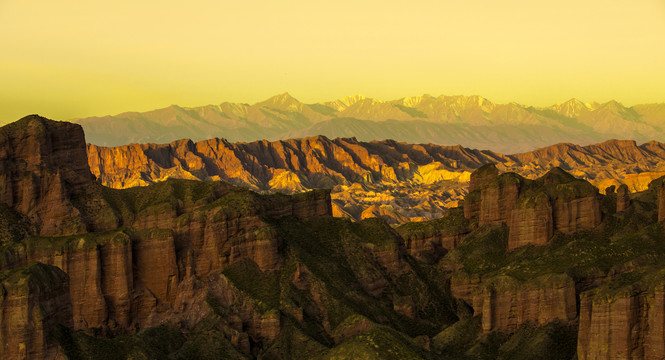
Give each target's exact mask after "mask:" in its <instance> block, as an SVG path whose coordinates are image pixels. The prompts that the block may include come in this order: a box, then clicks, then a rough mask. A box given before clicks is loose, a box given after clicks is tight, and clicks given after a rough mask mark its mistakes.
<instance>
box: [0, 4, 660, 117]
mask: <svg viewBox="0 0 665 360" xmlns="http://www.w3.org/2000/svg"><path fill="white" fill-rule="evenodd" d="M283 92H289V93H290V94H291V95H293V96H294V97H296V98H297V99H299V100H301V101H303V102H306V103H314V102H320V101H327V100H333V99H337V98H340V97H343V96H347V95H354V94H361V95H365V96H369V97H373V98H377V99H382V100H391V99H398V98H402V97H405V96H415V95H421V94H425V93H427V94H431V95H434V96H438V95H476V94H477V95H481V96H483V97H485V98H487V99H489V100H491V101H494V102H497V103H506V102H518V103H522V104H528V105H535V106H547V105H552V104H555V103H559V102H563V101H566V100H568V99H570V98H573V97H574V98H578V99H581V100H583V101H589V102H591V101H600V102H602V101H608V100H610V99H616V100H618V101H620V102H622V103H624V104H626V105H634V104H637V103H655V102H659V103H660V102H665V0H658V1H655V0H633V1H626V0H575V1H572V0H557V1H533V0H504V1H496V0H467V1H447V0H436V1H430V0H412V1H409V2H406V1H393V0H382V1H373V0H367V1H363V0H352V1H349V0H339V1H334V2H332V1H321V0H292V1H269V0H254V1H252V0H246V1H228V0H221V1H220V0H189V1H172V0H162V1H142V0H129V1H128V0H116V1H112V2H111V1H79V0H59V1H52V0H48V1H47V0H30V1H25V0H0V123H6V122H11V121H14V120H17V119H19V118H20V117H22V116H24V115H27V114H32V113H39V114H40V115H43V116H46V117H49V118H52V119H57V120H67V119H72V118H78V117H86V116H94V115H107V114H117V113H121V112H124V111H147V110H151V109H156V108H161V107H166V106H169V105H171V104H178V105H181V106H200V105H207V104H218V103H221V102H224V101H230V102H243V103H250V104H251V103H255V102H258V101H261V100H264V99H266V98H269V97H270V96H272V95H276V94H279V93H283Z"/></svg>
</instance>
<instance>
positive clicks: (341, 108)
mask: <svg viewBox="0 0 665 360" xmlns="http://www.w3.org/2000/svg"><path fill="white" fill-rule="evenodd" d="M73 121H74V122H76V123H79V124H81V125H82V126H83V128H84V130H85V132H86V134H87V138H88V141H89V142H90V143H92V144H96V145H102V146H118V145H125V144H130V143H167V142H171V141H175V140H178V139H182V138H190V139H193V140H194V141H200V140H204V139H209V138H214V137H220V138H225V139H227V140H228V141H231V142H238V141H256V140H261V139H269V140H283V139H290V138H302V137H309V136H315V135H325V136H327V137H330V138H335V137H353V136H355V137H357V138H358V139H360V140H362V141H372V140H383V139H394V140H397V141H404V142H410V143H423V142H424V143H433V144H442V145H448V144H463V145H465V146H468V147H472V148H479V149H492V150H494V151H499V152H502V153H516V152H522V151H530V150H533V149H535V148H538V147H542V146H547V145H550V144H552V143H557V142H571V143H577V144H583V145H586V144H590V143H594V142H600V141H604V140H607V139H612V138H624V139H625V138H628V139H632V140H636V141H639V142H646V141H650V140H654V139H657V140H658V139H663V138H665V136H664V135H665V106H664V105H663V104H646V105H635V106H633V107H625V106H623V105H622V104H620V103H618V102H616V101H610V102H607V103H604V104H599V103H583V102H581V101H579V100H576V99H571V100H569V101H567V102H564V103H561V104H556V105H553V106H550V107H544V108H535V107H531V106H526V105H520V104H516V103H510V104H495V103H492V102H491V101H489V100H487V99H484V98H482V97H480V96H439V97H433V96H430V95H422V96H416V97H406V98H402V99H398V100H392V101H381V100H376V99H371V98H366V97H363V96H350V97H345V98H342V99H339V100H335V101H329V102H322V103H316V104H304V103H302V102H300V101H298V100H297V99H295V98H293V97H292V96H291V95H289V94H288V93H284V94H281V95H277V96H274V97H272V98H270V99H267V100H265V101H262V102H259V103H256V104H254V105H249V104H238V103H227V102H225V103H222V104H219V105H208V106H202V107H193V108H183V107H180V106H177V105H173V106H170V107H167V108H163V109H158V110H153V111H148V112H144V113H138V112H127V113H122V114H118V115H115V116H104V117H90V118H82V119H75V120H73Z"/></svg>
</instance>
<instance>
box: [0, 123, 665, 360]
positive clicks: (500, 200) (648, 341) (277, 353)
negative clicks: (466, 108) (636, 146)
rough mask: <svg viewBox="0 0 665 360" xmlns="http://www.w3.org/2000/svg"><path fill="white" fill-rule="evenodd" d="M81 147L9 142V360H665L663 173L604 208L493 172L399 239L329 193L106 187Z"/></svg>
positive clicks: (46, 127)
mask: <svg viewBox="0 0 665 360" xmlns="http://www.w3.org/2000/svg"><path fill="white" fill-rule="evenodd" d="M72 134H73V135H75V136H71V135H72ZM80 134H82V132H81V128H80V127H78V126H77V125H73V124H68V123H59V122H54V121H50V120H46V119H44V118H41V117H38V116H30V117H27V118H25V119H22V120H21V121H19V122H17V123H14V124H11V125H9V126H5V127H2V128H0V151H1V153H2V154H3V155H4V156H3V157H2V162H0V175H1V176H3V178H2V179H3V181H2V184H3V186H4V188H3V192H2V196H3V197H2V198H1V201H0V205H1V207H0V210H2V211H0V224H10V225H12V226H13V227H10V228H9V229H3V230H4V232H3V234H6V235H7V236H4V237H2V238H0V316H1V322H0V344H1V345H0V357H2V358H3V359H10V360H13V359H26V358H28V359H135V358H140V359H167V358H168V359H178V360H181V359H183V360H184V359H356V358H363V359H415V360H419V359H432V360H433V359H440V358H446V359H460V360H470V359H524V358H538V359H540V358H550V359H567V360H569V359H573V358H578V359H598V358H602V359H661V358H663V357H665V346H663V344H664V342H663V334H664V329H663V323H664V318H663V314H665V268H664V267H663V264H664V262H663V258H664V257H665V241H664V239H665V235H664V234H665V232H664V231H665V230H664V228H663V223H662V222H663V221H664V220H665V177H661V178H658V179H656V180H654V181H651V182H650V183H649V185H648V187H647V188H646V190H644V191H640V192H631V191H630V190H629V189H628V186H626V185H622V186H620V187H619V189H618V190H617V191H615V190H614V189H613V188H610V189H607V190H606V193H605V194H603V193H601V192H600V191H599V190H598V189H597V188H596V187H594V186H593V185H592V184H591V183H589V182H588V181H586V180H583V179H579V178H576V177H574V176H572V175H571V174H569V173H567V172H566V171H565V170H564V169H561V168H559V167H554V168H552V169H550V170H548V171H547V172H545V173H544V174H543V175H542V176H539V177H538V178H536V179H527V178H525V177H523V176H521V175H519V174H517V173H514V172H504V173H502V172H501V171H500V169H499V168H498V166H496V165H492V164H485V165H483V166H480V167H479V168H477V169H475V170H474V171H473V172H472V173H471V174H470V175H469V182H468V184H469V189H468V194H467V195H466V196H465V197H464V199H463V203H462V206H460V207H455V208H451V209H450V210H449V211H448V212H447V213H446V215H445V216H443V217H441V218H438V219H435V220H432V221H426V222H411V223H408V224H405V225H401V226H399V227H397V228H393V227H391V226H389V224H388V223H387V222H385V221H384V220H382V219H378V218H373V219H365V220H363V221H360V222H351V221H349V220H347V219H340V218H335V217H333V216H332V214H333V208H332V203H331V197H330V194H329V192H328V191H326V190H318V191H310V192H305V193H298V194H295V195H290V196H287V195H283V194H271V195H262V194H258V193H256V192H253V191H250V190H247V189H242V188H238V187H236V186H234V185H230V184H227V183H224V182H221V181H209V182H204V181H191V180H183V179H168V180H166V181H162V182H158V183H156V184H151V185H149V186H143V187H133V188H129V189H112V188H108V187H104V186H102V185H101V184H99V182H97V181H95V179H94V177H93V176H91V172H90V169H89V168H88V167H87V166H86V162H85V147H86V144H85V140H84V139H83V137H82V136H78V135H80ZM19 144H30V145H31V146H30V147H21V146H19ZM602 148H604V149H606V151H607V152H608V153H611V152H612V149H613V146H602ZM30 149H32V151H30ZM627 156H628V157H629V158H631V157H634V156H636V154H633V155H627ZM294 159H295V158H294ZM359 186H362V184H359ZM19 200H20V201H19ZM44 209H52V210H53V211H45V210H44ZM63 209H64V210H68V211H69V213H66V212H65V211H61V210H63ZM63 214H67V216H65V217H63ZM63 225H65V226H63Z"/></svg>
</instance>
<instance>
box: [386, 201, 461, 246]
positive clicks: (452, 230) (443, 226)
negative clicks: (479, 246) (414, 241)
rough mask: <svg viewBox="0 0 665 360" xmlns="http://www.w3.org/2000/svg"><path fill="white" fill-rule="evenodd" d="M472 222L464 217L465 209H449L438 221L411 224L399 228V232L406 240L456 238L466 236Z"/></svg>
mask: <svg viewBox="0 0 665 360" xmlns="http://www.w3.org/2000/svg"><path fill="white" fill-rule="evenodd" d="M469 225H470V222H469V220H468V219H466V218H465V217H464V209H463V208H461V207H456V208H452V209H449V210H448V211H447V212H446V214H445V215H444V216H443V217H441V218H438V219H434V220H430V221H422V222H409V223H406V224H403V225H401V226H399V227H397V229H396V230H397V232H398V233H399V234H400V235H401V236H402V237H403V238H405V239H408V238H427V237H431V236H434V235H436V234H439V233H440V234H442V235H443V236H454V235H462V234H466V233H468V232H469V231H470V229H469Z"/></svg>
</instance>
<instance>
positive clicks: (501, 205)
mask: <svg viewBox="0 0 665 360" xmlns="http://www.w3.org/2000/svg"><path fill="white" fill-rule="evenodd" d="M478 172H487V168H484V169H481V170H478ZM490 173H491V174H495V172H494V171H491V172H490ZM475 174H476V173H474V174H472V176H471V178H472V179H474V178H476V179H477V178H479V176H478V175H475ZM492 176H493V175H492ZM483 179H484V180H483V181H479V180H476V185H475V186H477V187H479V188H476V189H474V190H473V191H472V192H469V195H468V196H467V197H466V198H465V199H464V216H465V218H467V219H469V220H473V219H477V220H478V225H480V226H482V225H486V224H491V225H498V224H501V223H506V224H508V225H509V227H510V235H509V240H508V249H509V250H514V249H516V248H518V247H521V246H524V245H529V244H532V245H540V246H542V245H547V244H549V242H550V240H551V239H552V236H553V235H554V233H556V232H561V233H565V234H571V233H574V232H576V231H578V230H586V229H593V228H595V227H597V226H598V225H599V224H600V222H601V220H602V215H601V211H600V199H599V197H598V189H596V188H595V187H593V186H592V185H591V184H589V183H588V182H586V181H583V180H580V179H576V178H574V177H572V176H571V175H570V174H568V173H566V172H564V171H563V170H561V169H559V168H555V169H553V170H551V171H549V172H548V173H546V174H545V175H544V176H543V177H541V178H539V179H536V180H528V179H524V178H522V177H521V176H519V175H517V174H514V173H506V174H502V175H499V176H496V177H494V178H491V179H490V178H489V177H484V178H483Z"/></svg>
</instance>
